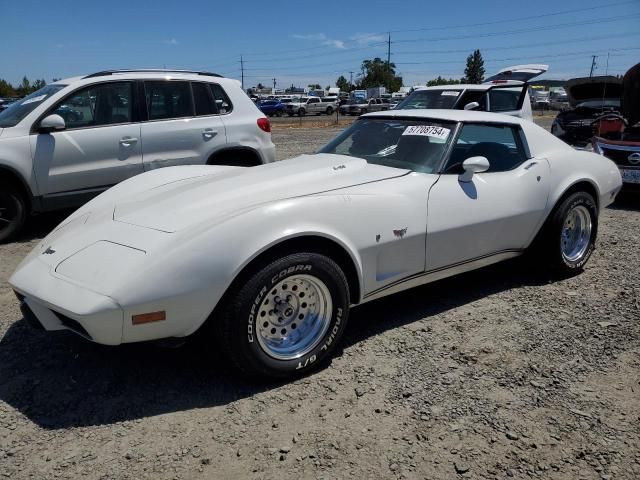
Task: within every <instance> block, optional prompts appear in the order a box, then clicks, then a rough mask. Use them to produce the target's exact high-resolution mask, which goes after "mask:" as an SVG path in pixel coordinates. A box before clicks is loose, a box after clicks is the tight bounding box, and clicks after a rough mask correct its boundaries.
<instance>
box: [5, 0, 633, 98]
mask: <svg viewBox="0 0 640 480" xmlns="http://www.w3.org/2000/svg"><path fill="white" fill-rule="evenodd" d="M603 5H604V7H603ZM0 18H2V22H1V24H2V28H1V30H0V78H5V79H7V80H8V81H10V82H18V81H19V80H20V79H21V78H22V76H23V75H27V76H28V77H29V78H32V79H33V78H44V79H45V80H47V81H50V80H51V78H53V77H62V78H64V77H68V76H73V75H80V74H85V73H91V72H94V71H98V70H102V69H109V68H126V67H139V68H143V67H146V68H155V67H160V68H161V67H167V68H192V69H205V70H209V71H215V72H218V73H221V74H224V75H226V76H230V77H233V78H238V79H239V78H240V55H243V58H244V60H245V86H246V87H249V86H252V85H256V84H257V83H258V82H261V83H263V84H265V85H272V78H274V77H275V78H276V81H277V86H278V87H286V86H289V85H291V84H295V85H296V86H306V85H307V84H309V83H311V82H313V83H316V82H317V83H320V84H321V85H322V86H323V87H324V86H326V85H329V84H331V85H332V86H333V84H334V83H335V80H336V78H337V77H338V76H339V75H344V76H345V77H346V78H347V79H348V78H349V75H350V74H349V72H350V71H351V72H354V78H355V76H356V75H357V73H358V72H359V69H360V65H361V63H362V60H363V59H365V58H373V57H375V56H380V57H382V58H386V54H387V44H386V40H387V37H388V32H390V33H391V42H392V44H391V60H392V62H395V63H396V65H397V71H398V73H399V74H401V75H402V76H403V78H404V84H405V85H414V84H418V83H424V82H425V81H427V80H429V79H431V78H434V77H436V76H437V75H443V76H447V77H449V76H451V77H455V78H459V77H461V76H462V74H463V70H464V65H465V59H466V56H467V55H468V54H469V53H470V52H471V51H472V50H474V49H476V48H479V49H480V50H481V51H482V53H483V56H484V58H485V69H486V71H487V74H490V73H491V72H494V71H496V70H498V69H500V68H503V67H506V66H509V65H514V64H519V63H547V64H549V65H550V69H549V72H548V73H547V74H546V75H545V77H544V78H570V77H573V76H582V75H588V74H589V68H590V66H591V55H598V58H597V70H596V73H598V74H604V73H605V70H606V69H607V53H609V59H608V63H609V65H608V72H609V73H613V74H622V73H624V71H626V69H627V68H628V67H630V66H632V65H634V64H636V63H638V62H640V29H638V25H640V0H632V1H623V0H607V1H605V2H603V1H602V0H564V1H562V2H558V1H551V0H537V1H535V2H521V1H517V0H499V1H491V2H480V1H477V0H476V1H468V0H458V1H456V2H426V1H425V0H403V1H402V2H398V3H395V2H389V1H385V2H378V1H373V0H367V1H359V0H358V1H353V0H352V1H340V2H338V1H334V0H324V1H322V2H317V4H313V3H311V2H284V1H276V0H273V1H271V2H265V1H260V2H257V1H253V0H250V1H246V0H245V1H243V2H228V1H212V0H208V1H199V0H198V1H189V0H183V1H182V2H176V1H166V0H156V1H153V2H151V1H149V2H142V1H135V0H129V1H121V0H110V1H109V2H95V1H87V0H85V1H67V0H59V1H57V2H42V1H37V2H36V1H30V0H23V1H20V2H15V1H9V0H0Z"/></svg>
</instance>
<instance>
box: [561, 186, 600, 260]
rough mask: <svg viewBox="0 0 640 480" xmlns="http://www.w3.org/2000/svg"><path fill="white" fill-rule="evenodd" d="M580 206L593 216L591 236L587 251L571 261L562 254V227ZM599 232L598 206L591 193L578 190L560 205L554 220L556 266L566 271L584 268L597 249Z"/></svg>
mask: <svg viewBox="0 0 640 480" xmlns="http://www.w3.org/2000/svg"><path fill="white" fill-rule="evenodd" d="M578 206H584V207H585V208H586V209H587V210H588V211H589V215H590V216H591V238H590V239H589V246H588V247H587V250H586V251H585V253H584V254H583V255H582V257H580V258H579V259H578V260H575V261H570V260H568V259H567V258H566V257H565V256H564V255H563V254H562V228H563V226H564V221H565V219H566V217H567V214H568V213H569V212H570V211H571V210H572V209H574V208H575V207H578ZM597 234H598V208H597V207H596V203H595V200H594V199H593V197H592V196H591V195H589V194H588V193H585V192H577V193H574V194H572V195H570V196H569V197H567V198H566V199H565V200H564V201H563V202H562V203H561V204H560V206H559V207H558V209H557V210H556V212H555V214H554V216H553V222H552V228H551V232H550V235H551V238H550V244H551V245H552V246H553V250H555V252H553V259H554V263H555V264H556V266H558V267H559V268H560V269H562V270H564V271H566V272H575V271H579V270H582V269H583V268H584V266H585V265H586V263H587V262H588V261H589V258H590V257H591V254H592V253H593V251H594V249H595V243H596V242H595V240H596V237H597Z"/></svg>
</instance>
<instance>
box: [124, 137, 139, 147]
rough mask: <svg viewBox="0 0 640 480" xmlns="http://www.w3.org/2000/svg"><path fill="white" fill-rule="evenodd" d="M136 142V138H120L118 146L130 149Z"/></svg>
mask: <svg viewBox="0 0 640 480" xmlns="http://www.w3.org/2000/svg"><path fill="white" fill-rule="evenodd" d="M137 141H138V139H137V138H133V137H122V138H121V139H120V145H122V146H123V147H130V146H131V145H133V144H135V143H136V142H137Z"/></svg>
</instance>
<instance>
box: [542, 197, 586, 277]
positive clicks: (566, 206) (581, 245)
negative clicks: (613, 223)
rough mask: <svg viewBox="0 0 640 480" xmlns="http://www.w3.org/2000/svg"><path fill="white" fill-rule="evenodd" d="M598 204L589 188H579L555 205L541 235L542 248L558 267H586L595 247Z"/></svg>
mask: <svg viewBox="0 0 640 480" xmlns="http://www.w3.org/2000/svg"><path fill="white" fill-rule="evenodd" d="M597 233H598V208H597V206H596V202H595V200H594V198H593V197H592V196H591V195H590V194H588V193H586V192H576V193H573V194H571V195H569V196H568V197H567V198H565V199H564V200H562V201H561V202H560V203H559V204H558V205H557V206H556V208H555V210H554V211H553V213H552V214H551V216H550V217H549V220H548V221H547V224H546V225H545V227H544V229H543V231H542V232H541V237H540V239H539V245H538V249H539V251H540V253H541V254H542V256H543V257H544V260H545V261H546V263H548V264H549V266H551V267H552V268H553V269H554V270H556V271H558V272H560V273H565V274H574V273H578V272H580V271H582V269H583V268H584V266H585V265H586V263H587V261H588V260H589V258H590V257H591V254H592V253H593V250H594V249H595V241H596V236H597Z"/></svg>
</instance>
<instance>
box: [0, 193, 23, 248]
mask: <svg viewBox="0 0 640 480" xmlns="http://www.w3.org/2000/svg"><path fill="white" fill-rule="evenodd" d="M27 212H28V206H27V201H26V199H25V198H24V195H23V194H22V192H20V190H19V189H18V188H16V187H14V186H13V185H11V184H5V183H3V182H0V243H4V242H6V241H8V240H11V239H12V238H13V237H14V236H15V235H16V234H17V233H19V232H20V231H21V230H22V227H23V226H24V224H25V222H26V220H27Z"/></svg>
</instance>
